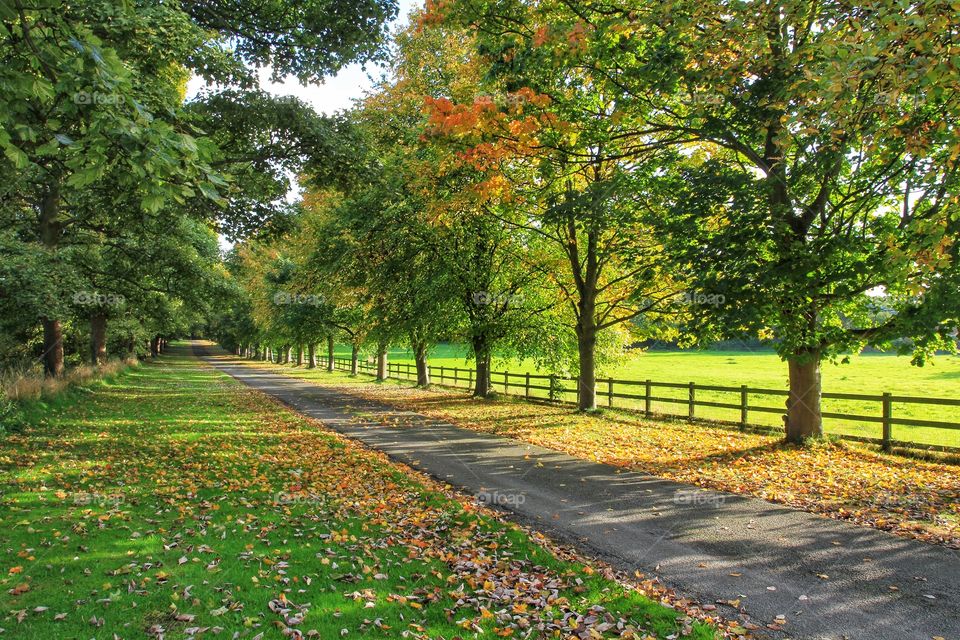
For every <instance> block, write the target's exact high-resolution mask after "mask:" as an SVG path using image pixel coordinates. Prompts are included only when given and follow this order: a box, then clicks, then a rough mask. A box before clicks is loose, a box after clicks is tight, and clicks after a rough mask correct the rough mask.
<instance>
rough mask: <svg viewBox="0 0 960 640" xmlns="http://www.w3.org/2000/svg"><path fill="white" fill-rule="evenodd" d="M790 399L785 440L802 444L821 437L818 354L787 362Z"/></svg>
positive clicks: (805, 355) (801, 356)
mask: <svg viewBox="0 0 960 640" xmlns="http://www.w3.org/2000/svg"><path fill="white" fill-rule="evenodd" d="M788 367H789V370H790V395H789V396H788V397H787V419H786V432H787V433H786V436H787V441H788V442H793V443H796V444H800V443H802V442H803V441H804V440H805V439H807V438H819V437H821V436H823V416H822V414H821V411H820V393H821V387H820V354H802V355H798V356H794V357H792V358H790V359H789V360H788Z"/></svg>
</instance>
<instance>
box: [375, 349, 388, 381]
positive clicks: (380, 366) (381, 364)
mask: <svg viewBox="0 0 960 640" xmlns="http://www.w3.org/2000/svg"><path fill="white" fill-rule="evenodd" d="M389 377H390V372H389V370H388V368H387V346H386V345H382V344H381V345H378V346H377V380H380V381H383V380H386V379H387V378H389Z"/></svg>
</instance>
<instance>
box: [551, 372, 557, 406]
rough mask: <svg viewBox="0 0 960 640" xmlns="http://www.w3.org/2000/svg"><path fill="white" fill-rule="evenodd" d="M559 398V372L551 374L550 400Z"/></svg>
mask: <svg viewBox="0 0 960 640" xmlns="http://www.w3.org/2000/svg"><path fill="white" fill-rule="evenodd" d="M556 399H557V374H555V373H551V374H550V400H551V401H554V400H556Z"/></svg>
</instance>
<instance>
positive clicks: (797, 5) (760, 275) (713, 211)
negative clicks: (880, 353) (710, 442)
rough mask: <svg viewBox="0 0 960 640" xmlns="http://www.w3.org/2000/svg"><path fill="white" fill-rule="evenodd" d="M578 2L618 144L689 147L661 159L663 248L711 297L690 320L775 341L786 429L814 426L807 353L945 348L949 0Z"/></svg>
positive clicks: (952, 74)
mask: <svg viewBox="0 0 960 640" xmlns="http://www.w3.org/2000/svg"><path fill="white" fill-rule="evenodd" d="M583 9H584V10H583V11H580V12H577V25H578V27H577V28H578V30H579V32H580V33H582V34H583V38H582V40H581V43H582V45H581V46H582V47H583V48H584V50H585V52H586V53H585V54H584V56H583V59H584V61H585V64H587V65H589V67H588V68H589V72H590V73H591V74H592V76H593V77H594V78H596V81H597V83H598V84H599V85H601V86H602V87H603V88H604V90H610V91H616V92H618V93H619V94H620V96H621V99H620V102H621V104H622V105H623V108H624V109H625V110H626V111H628V112H631V113H633V114H636V116H637V117H640V118H642V119H643V120H644V122H645V126H644V127H642V128H640V129H639V130H638V131H636V132H635V134H634V135H633V139H634V143H635V144H637V145H649V144H665V143H670V144H675V145H684V146H685V148H686V149H687V155H688V159H689V160H691V162H683V163H676V164H673V165H672V167H671V168H673V169H674V171H673V172H672V173H671V175H672V177H673V178H674V185H675V186H674V193H675V198H674V200H673V204H672V207H673V211H674V214H673V215H672V216H669V217H666V218H664V219H663V221H664V222H665V223H666V224H665V225H664V232H665V233H666V234H667V238H668V243H669V245H670V252H671V254H672V255H674V257H675V258H676V263H677V264H679V265H682V266H683V267H684V268H685V270H686V271H687V272H688V275H689V277H690V278H692V279H693V281H694V282H695V284H696V287H697V289H698V290H701V291H706V292H710V293H714V294H718V295H723V296H725V298H726V301H727V304H724V305H717V306H700V307H695V311H696V314H697V316H698V318H697V326H698V327H700V330H701V331H703V332H705V333H708V334H713V335H717V336H722V335H730V334H739V333H741V332H742V331H743V330H748V331H753V332H757V331H759V332H761V333H762V334H764V335H768V336H771V337H773V338H775V344H776V347H777V349H778V352H779V353H780V355H781V356H782V357H783V359H784V360H785V361H786V362H787V365H788V372H789V380H790V385H789V398H788V401H787V419H786V436H787V439H788V440H790V441H794V442H798V441H800V440H802V439H804V438H807V437H810V436H819V435H820V434H821V433H822V424H821V423H822V413H821V408H820V395H821V381H820V366H821V362H822V361H823V360H824V359H829V358H836V357H841V356H842V355H843V354H844V353H848V352H850V351H856V350H858V349H860V348H862V347H863V346H864V345H869V344H873V345H878V346H884V345H887V344H888V343H889V341H890V340H891V339H892V338H894V337H897V336H913V337H915V338H917V341H916V342H915V344H916V345H918V346H922V348H923V351H924V352H929V351H930V350H931V349H934V348H936V347H937V346H940V345H943V344H945V343H944V341H943V340H942V338H943V337H945V336H946V334H947V333H948V332H949V329H950V327H951V326H955V322H956V310H955V305H951V304H946V305H945V298H944V294H945V293H946V291H944V290H943V286H942V285H943V284H944V283H945V282H953V283H956V277H955V275H951V274H954V273H955V271H956V268H957V263H956V262H955V261H954V260H953V253H955V251H954V249H953V247H954V245H955V238H956V225H957V222H956V220H957V207H958V204H957V202H958V201H957V193H958V191H957V190H958V180H957V158H958V155H960V140H958V131H957V122H958V119H957V116H958V105H960V92H958V90H957V89H958V87H960V81H958V80H960V76H958V70H957V68H956V65H953V64H952V63H950V62H949V60H952V59H955V58H956V56H957V55H958V41H957V39H958V31H957V28H956V23H955V20H953V17H954V15H955V9H954V8H953V7H952V6H951V5H950V3H949V2H941V1H931V2H911V3H908V4H907V5H903V4H902V3H897V2H888V1H886V0H879V1H876V2H871V3H868V4H867V5H848V4H844V3H836V2H830V1H817V2H806V1H803V2H801V1H788V2H778V3H761V4H748V3H729V2H700V1H697V2H693V1H689V2H672V3H669V4H648V5H643V6H642V7H641V6H636V5H635V4H630V3H619V2H601V3H598V4H593V5H590V6H589V7H585V8H583ZM571 10H572V8H571ZM881 292H882V293H884V294H886V295H885V298H884V305H885V307H886V308H885V309H884V310H883V312H882V313H875V312H874V311H876V307H877V306H878V304H877V301H878V300H879V298H878V297H877V295H876V294H878V293H881ZM945 306H946V307H953V309H952V310H950V309H945V308H944V307H945ZM933 309H937V313H934V312H933V311H932V310H933ZM920 355H921V357H922V355H923V354H920Z"/></svg>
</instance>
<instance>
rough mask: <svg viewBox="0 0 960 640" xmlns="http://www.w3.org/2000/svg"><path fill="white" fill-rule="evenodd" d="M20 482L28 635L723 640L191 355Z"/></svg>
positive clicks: (83, 418)
mask: <svg viewBox="0 0 960 640" xmlns="http://www.w3.org/2000/svg"><path fill="white" fill-rule="evenodd" d="M0 489H2V500H0V524H2V528H0V541H2V545H0V549H2V553H3V555H4V564H3V566H2V569H0V575H2V577H0V587H2V591H0V599H2V600H3V602H2V605H0V611H2V612H3V618H2V623H0V626H3V627H4V628H6V629H7V631H6V633H7V635H8V636H10V637H17V638H36V639H41V638H43V639H47V638H80V637H83V638H114V637H124V638H130V637H151V638H199V637H225V638H251V639H253V638H256V639H259V638H268V637H276V638H281V637H292V638H301V637H319V638H332V637H337V638H351V637H361V636H362V637H373V638H396V637H409V638H454V637H461V638H468V637H480V636H481V635H483V636H484V637H490V636H496V637H520V638H526V637H563V638H568V637H576V638H607V637H621V638H643V639H652V638H668V637H669V638H673V637H677V635H680V636H687V637H690V638H696V639H706V638H713V637H715V634H716V633H717V630H716V628H715V627H714V626H712V625H711V624H708V623H707V622H703V621H699V620H696V619H695V618H694V617H693V615H694V614H696V613H697V611H696V607H695V605H693V604H691V603H688V602H677V601H674V600H671V599H670V596H669V594H668V593H667V592H665V591H663V590H662V589H659V588H657V587H656V586H655V585H647V586H646V587H645V589H646V593H647V595H645V594H644V593H642V592H641V590H640V589H638V588H637V587H636V586H634V585H629V584H627V583H625V582H622V581H618V580H614V579H612V578H614V577H615V576H613V575H611V574H609V571H608V570H604V569H602V568H600V569H596V568H593V567H591V566H587V565H584V564H582V563H580V562H578V561H576V560H574V559H571V558H569V557H566V558H562V557H558V555H557V553H555V552H553V551H551V549H550V548H549V546H548V545H547V543H546V541H544V540H543V539H539V540H537V539H534V538H532V537H531V535H530V534H528V533H527V532H525V531H524V530H522V529H521V528H519V527H517V526H515V525H512V524H509V523H507V522H504V521H502V520H500V519H499V518H497V517H496V516H495V515H493V514H492V513H491V512H488V511H486V510H484V509H482V508H480V507H478V506H476V505H474V504H472V503H471V502H469V501H466V500H461V499H458V498H457V496H456V495H455V494H453V493H452V492H450V491H449V490H447V489H445V488H444V487H443V486H441V485H439V484H436V483H434V482H432V481H430V480H428V479H427V478H425V477H423V476H420V475H418V474H414V473H413V472H410V471H409V470H405V469H402V468H400V467H399V466H397V465H394V464H392V463H390V462H389V461H388V460H387V459H386V458H385V457H384V456H382V455H380V454H377V453H375V452H372V451H369V450H367V449H365V448H363V447H361V446H360V445H357V444H355V443H352V442H350V441H349V440H346V439H344V438H342V437H339V436H337V435H335V434H333V433H331V432H328V431H324V430H322V428H320V427H319V425H318V424H317V423H314V422H312V421H310V420H308V419H306V418H303V417H301V416H298V415H296V414H294V413H292V412H290V411H288V410H287V409H285V408H283V407H281V406H280V405H279V404H277V403H276V402H274V401H272V400H270V399H268V398H266V397H265V396H263V395H262V394H258V393H254V392H251V391H250V390H248V389H246V388H244V387H242V386H240V385H239V384H238V383H236V382H234V381H233V380H231V379H230V378H228V377H227V376H225V375H222V374H219V373H217V372H215V371H214V370H212V369H210V368H208V367H205V366H202V365H201V364H200V363H199V362H198V361H197V360H196V359H194V358H192V357H189V356H187V355H186V354H183V353H181V354H179V355H178V354H176V353H173V354H172V355H170V356H166V357H163V358H161V359H160V360H159V362H157V363H154V364H148V365H144V366H142V367H140V368H137V369H134V370H128V371H125V372H122V373H120V374H118V375H117V376H115V377H114V378H113V379H110V380H107V381H104V382H102V383H101V384H99V385H98V386H97V387H96V388H95V389H93V390H92V392H90V393H89V394H85V396H84V397H82V398H80V399H78V400H77V401H76V402H73V403H70V404H63V405H58V406H56V407H53V408H52V409H51V410H50V411H49V413H48V415H46V416H45V418H44V419H43V420H42V421H38V422H36V423H35V424H32V425H30V426H28V427H27V428H26V429H24V430H23V431H22V432H20V433H15V434H10V435H8V436H7V437H6V438H4V439H3V440H2V442H0ZM648 596H649V597H648ZM665 604H666V605H668V606H664V605H665ZM678 608H679V609H686V610H678ZM708 621H709V618H708ZM721 624H724V623H722V622H721ZM726 629H727V630H728V631H730V630H732V632H733V633H735V634H736V633H742V632H744V631H745V630H744V629H742V628H740V627H737V626H736V625H735V623H726Z"/></svg>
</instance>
